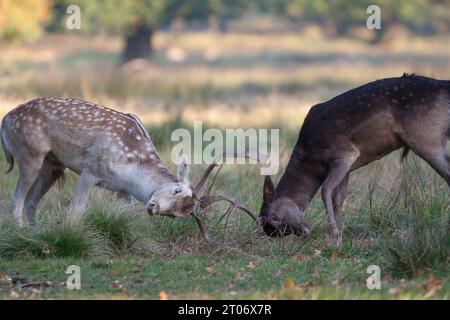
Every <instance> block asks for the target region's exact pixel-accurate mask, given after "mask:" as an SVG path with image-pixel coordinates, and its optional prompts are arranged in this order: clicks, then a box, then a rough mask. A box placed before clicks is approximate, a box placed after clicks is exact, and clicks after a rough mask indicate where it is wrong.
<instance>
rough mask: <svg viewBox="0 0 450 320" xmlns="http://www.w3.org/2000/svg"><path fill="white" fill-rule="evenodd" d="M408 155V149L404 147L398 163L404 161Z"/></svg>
mask: <svg viewBox="0 0 450 320" xmlns="http://www.w3.org/2000/svg"><path fill="white" fill-rule="evenodd" d="M408 153H409V148H408V147H406V146H405V147H404V148H403V151H402V156H401V157H400V162H403V161H405V159H406V157H407V156H408Z"/></svg>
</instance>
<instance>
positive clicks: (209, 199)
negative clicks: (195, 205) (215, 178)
mask: <svg viewBox="0 0 450 320" xmlns="http://www.w3.org/2000/svg"><path fill="white" fill-rule="evenodd" d="M217 201H227V202H229V203H231V204H232V205H233V207H235V208H238V209H240V210H242V211H244V212H245V213H247V214H248V215H249V216H250V217H251V218H252V219H253V220H254V221H256V222H257V221H258V218H256V217H255V215H254V214H253V213H252V212H251V210H250V209H249V208H247V207H245V206H244V205H242V204H240V203H239V202H238V201H236V200H234V199H232V198H230V197H228V196H226V195H223V194H219V195H209V196H203V197H202V198H201V203H200V208H202V209H204V208H206V207H208V206H210V205H211V204H213V203H214V202H217Z"/></svg>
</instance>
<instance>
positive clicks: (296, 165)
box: [260, 74, 450, 239]
mask: <svg viewBox="0 0 450 320" xmlns="http://www.w3.org/2000/svg"><path fill="white" fill-rule="evenodd" d="M449 136H450V81H445V80H436V79H432V78H427V77H422V76H416V75H407V74H404V75H403V76H402V77H398V78H388V79H382V80H379V81H375V82H371V83H368V84H365V85H363V86H361V87H358V88H356V89H353V90H350V91H348V92H345V93H343V94H341V95H339V96H337V97H335V98H333V99H331V100H329V101H327V102H324V103H320V104H318V105H315V106H313V107H312V108H311V110H310V111H309V113H308V114H307V116H306V119H305V121H304V123H303V126H302V128H301V130H300V134H299V137H298V140H297V143H296V145H295V147H294V150H293V152H292V155H291V158H290V160H289V163H288V165H287V168H286V171H285V172H284V174H283V176H282V177H281V180H280V182H279V183H278V186H277V187H276V188H275V187H274V185H273V183H272V180H271V179H270V177H266V179H265V182H264V199H263V204H262V208H261V211H260V215H261V223H262V225H263V228H264V231H265V233H266V234H267V235H271V236H284V235H288V234H291V233H294V234H298V235H300V234H307V233H308V232H309V228H308V225H307V223H306V222H305V219H304V212H305V210H306V209H307V207H308V205H309V203H310V201H311V199H312V198H313V197H314V195H315V194H316V192H317V190H318V189H319V188H320V186H322V192H321V193H322V199H323V202H324V204H325V211H326V216H327V219H328V224H329V230H330V234H331V236H332V238H333V239H340V230H339V226H338V225H339V213H340V211H341V208H342V204H343V202H344V199H345V197H346V194H347V185H348V180H349V174H350V172H352V171H353V170H356V169H358V168H360V167H362V166H365V165H366V164H368V163H370V162H372V161H375V160H378V159H381V158H382V157H384V156H385V155H387V154H388V153H390V152H392V151H394V150H397V149H400V148H404V151H403V156H402V158H403V157H404V156H406V154H407V152H408V151H409V150H412V151H413V152H414V153H416V154H417V155H418V156H419V157H421V158H423V159H424V160H425V161H426V162H428V164H429V165H430V166H431V167H432V168H433V169H434V170H435V171H436V172H437V173H438V174H439V175H440V176H441V177H442V178H444V179H445V181H446V182H447V184H449V185H450V157H449V155H448V153H447V150H446V144H447V141H448V139H449Z"/></svg>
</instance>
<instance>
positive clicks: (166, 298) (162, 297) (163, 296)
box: [159, 291, 169, 300]
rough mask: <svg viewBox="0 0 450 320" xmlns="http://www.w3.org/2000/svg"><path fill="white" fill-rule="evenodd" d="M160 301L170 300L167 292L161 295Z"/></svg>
mask: <svg viewBox="0 0 450 320" xmlns="http://www.w3.org/2000/svg"><path fill="white" fill-rule="evenodd" d="M159 300H169V295H168V294H167V293H166V292H165V291H161V292H160V293H159Z"/></svg>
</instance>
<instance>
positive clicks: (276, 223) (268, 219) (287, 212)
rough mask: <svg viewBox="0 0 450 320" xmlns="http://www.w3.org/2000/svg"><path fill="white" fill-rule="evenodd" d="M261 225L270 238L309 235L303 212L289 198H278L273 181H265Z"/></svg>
mask: <svg viewBox="0 0 450 320" xmlns="http://www.w3.org/2000/svg"><path fill="white" fill-rule="evenodd" d="M260 213H261V223H262V226H263V229H264V232H265V233H266V234H267V235H268V236H273V237H279V236H286V235H289V234H295V235H301V236H304V235H308V234H309V226H308V224H307V223H306V221H305V215H304V213H303V211H302V210H300V208H299V207H298V206H297V204H295V202H294V201H292V200H291V199H290V198H287V197H277V194H276V190H275V187H274V185H273V182H272V179H271V178H270V177H269V176H266V178H265V180H264V190H263V204H262V207H261V211H260Z"/></svg>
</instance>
